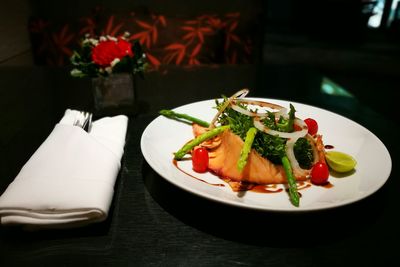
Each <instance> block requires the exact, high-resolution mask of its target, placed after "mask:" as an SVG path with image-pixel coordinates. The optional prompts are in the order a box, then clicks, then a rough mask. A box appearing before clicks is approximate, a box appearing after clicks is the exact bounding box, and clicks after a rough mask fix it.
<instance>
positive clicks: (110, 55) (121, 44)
mask: <svg viewBox="0 0 400 267" xmlns="http://www.w3.org/2000/svg"><path fill="white" fill-rule="evenodd" d="M127 55H128V56H130V57H132V56H133V52H132V49H131V44H130V43H129V42H127V41H125V40H123V39H118V40H117V41H112V40H106V41H100V42H99V43H98V44H97V45H96V46H95V47H93V49H92V60H93V61H94V63H96V64H97V65H100V66H101V67H108V66H110V65H111V62H112V61H113V60H114V59H116V58H118V59H122V58H123V57H125V56H127Z"/></svg>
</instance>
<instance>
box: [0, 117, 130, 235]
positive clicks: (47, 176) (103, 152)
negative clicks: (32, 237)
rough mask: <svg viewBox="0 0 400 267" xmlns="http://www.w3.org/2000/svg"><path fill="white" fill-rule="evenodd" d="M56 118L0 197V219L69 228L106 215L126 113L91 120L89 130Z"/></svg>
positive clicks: (124, 129)
mask: <svg viewBox="0 0 400 267" xmlns="http://www.w3.org/2000/svg"><path fill="white" fill-rule="evenodd" d="M77 114H78V111H75V110H67V111H66V112H65V115H64V117H63V118H62V120H61V121H60V122H59V123H58V124H56V126H55V128H54V130H53V131H52V132H51V134H50V135H49V136H48V138H47V139H46V140H45V141H44V142H43V144H42V145H41V146H40V147H39V148H38V150H37V151H36V152H35V153H34V154H33V155H32V157H31V158H30V159H29V160H28V162H27V163H26V164H25V165H24V166H23V167H22V169H21V171H20V172H19V174H18V175H17V177H16V178H15V179H14V181H13V182H12V183H11V184H10V185H9V186H8V188H7V189H6V191H5V192H4V193H3V195H2V196H1V197H0V220H1V224H22V225H25V226H27V227H28V228H69V227H76V226H80V225H85V224H89V223H92V222H97V221H103V220H105V219H106V217H107V215H108V211H109V208H110V205H111V201H112V197H113V194H114V184H115V180H116V177H117V175H118V172H119V169H120V162H121V158H122V155H123V152H124V145H125V136H126V130H127V124H128V118H127V117H126V116H124V115H119V116H115V117H106V118H102V119H99V120H97V121H94V122H93V124H92V128H91V131H90V133H87V132H85V131H84V130H83V129H82V128H80V127H78V126H73V122H74V120H75V117H76V115H77Z"/></svg>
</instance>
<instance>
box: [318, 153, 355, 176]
mask: <svg viewBox="0 0 400 267" xmlns="http://www.w3.org/2000/svg"><path fill="white" fill-rule="evenodd" d="M325 157H326V161H327V163H328V165H329V167H331V168H332V169H333V170H334V171H336V172H348V171H351V170H352V169H354V167H355V166H356V164H357V161H356V160H355V159H354V158H353V157H352V156H350V155H348V154H346V153H343V152H339V151H329V152H326V155H325Z"/></svg>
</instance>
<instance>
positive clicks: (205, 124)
mask: <svg viewBox="0 0 400 267" xmlns="http://www.w3.org/2000/svg"><path fill="white" fill-rule="evenodd" d="M159 113H160V114H161V115H163V116H165V117H168V118H170V119H185V120H188V121H191V122H194V123H197V124H199V125H201V126H203V127H208V126H210V124H209V123H208V122H206V121H203V120H200V119H198V118H195V117H192V116H190V115H187V114H182V113H176V112H174V111H172V110H168V109H163V110H160V112H159Z"/></svg>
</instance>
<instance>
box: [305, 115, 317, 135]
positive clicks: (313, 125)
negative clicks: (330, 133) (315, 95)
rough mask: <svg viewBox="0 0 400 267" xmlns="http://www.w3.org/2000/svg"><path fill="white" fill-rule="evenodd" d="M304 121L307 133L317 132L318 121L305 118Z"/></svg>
mask: <svg viewBox="0 0 400 267" xmlns="http://www.w3.org/2000/svg"><path fill="white" fill-rule="evenodd" d="M304 122H305V123H306V124H307V127H308V133H309V134H310V135H314V134H316V133H317V132H318V123H317V121H316V120H314V119H311V118H307V119H305V120H304Z"/></svg>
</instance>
